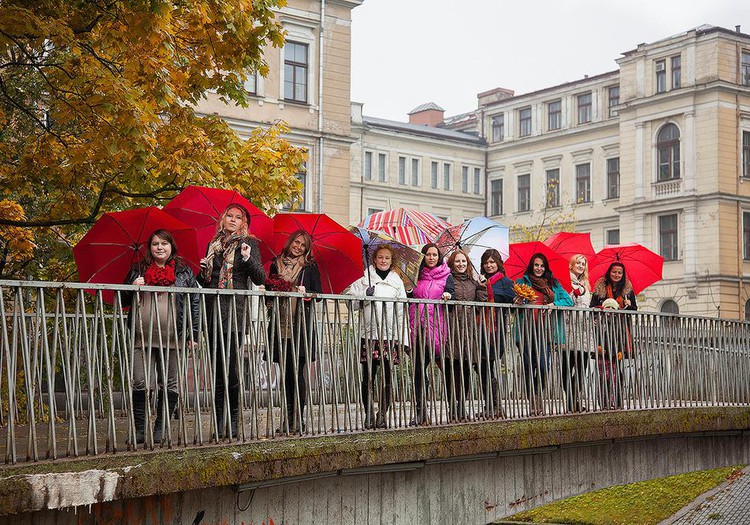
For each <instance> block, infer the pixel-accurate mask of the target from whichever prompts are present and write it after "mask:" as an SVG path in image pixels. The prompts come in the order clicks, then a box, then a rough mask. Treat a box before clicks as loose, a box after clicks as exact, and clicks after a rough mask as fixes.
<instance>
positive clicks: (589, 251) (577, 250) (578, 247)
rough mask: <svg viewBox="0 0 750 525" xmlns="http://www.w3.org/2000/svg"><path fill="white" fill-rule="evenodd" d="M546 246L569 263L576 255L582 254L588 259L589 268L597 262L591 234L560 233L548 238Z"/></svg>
mask: <svg viewBox="0 0 750 525" xmlns="http://www.w3.org/2000/svg"><path fill="white" fill-rule="evenodd" d="M544 244H546V245H547V246H549V247H550V248H552V251H554V252H555V253H556V254H558V255H560V256H562V257H563V258H564V259H567V260H568V261H570V258H571V257H573V256H574V255H578V254H581V255H583V256H584V257H586V261H587V262H588V265H589V268H591V266H593V265H594V263H595V262H596V251H594V246H593V245H592V244H591V234H590V233H574V232H559V233H556V234H554V235H551V236H550V237H548V238H547V239H546V240H545V241H544Z"/></svg>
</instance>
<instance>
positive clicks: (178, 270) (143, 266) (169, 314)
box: [122, 230, 199, 443]
mask: <svg viewBox="0 0 750 525" xmlns="http://www.w3.org/2000/svg"><path fill="white" fill-rule="evenodd" d="M147 247H148V250H147V251H146V255H145V257H144V258H143V261H141V262H139V263H137V264H135V265H133V267H132V268H131V269H130V272H129V273H128V276H127V277H126V279H125V284H133V285H136V286H144V285H145V286H176V287H179V288H197V287H198V284H197V282H196V280H195V276H194V275H193V271H192V270H191V269H190V268H189V267H188V266H187V265H186V264H185V263H184V261H183V260H182V259H181V258H180V257H178V256H177V245H176V244H175V241H174V237H172V234H171V233H169V232H168V231H167V230H156V231H155V232H153V233H152V234H151V236H150V237H149V238H148V243H147ZM186 298H187V301H186V300H185V299H186ZM122 299H123V301H122V302H123V305H124V306H130V305H132V304H133V303H134V302H135V301H139V303H138V305H137V308H131V309H130V313H129V314H128V315H129V319H128V320H129V322H130V323H132V326H133V327H134V330H135V339H134V341H133V358H132V369H133V376H132V388H133V393H132V401H133V417H134V420H135V442H136V443H143V442H144V441H145V435H146V434H145V428H146V407H147V406H148V400H147V396H146V393H147V390H148V386H149V383H150V381H149V380H148V375H149V374H148V370H149V369H151V366H152V365H151V362H152V361H155V362H156V377H157V385H158V394H157V403H156V407H157V409H156V410H157V412H156V421H155V423H154V443H160V442H161V440H162V437H163V429H162V427H163V426H164V425H163V423H164V422H167V423H168V422H169V420H170V419H171V416H172V414H173V413H174V410H175V407H176V406H177V402H178V401H179V389H178V377H177V371H178V366H177V353H178V347H177V345H179V344H181V343H182V341H187V344H191V345H197V341H198V322H199V316H198V307H199V297H198V294H182V293H180V294H175V293H170V292H158V293H154V292H142V293H139V294H137V295H136V292H133V293H129V294H123V297H122ZM186 309H187V310H188V312H189V315H190V317H189V318H187V319H186V318H185V311H186ZM175 326H176V327H177V332H176V333H175V332H174V327H175ZM183 336H184V337H183ZM165 387H166V394H167V396H166V400H167V403H166V406H165V403H164V399H165V398H164V391H165ZM165 409H166V414H165ZM165 415H166V417H165Z"/></svg>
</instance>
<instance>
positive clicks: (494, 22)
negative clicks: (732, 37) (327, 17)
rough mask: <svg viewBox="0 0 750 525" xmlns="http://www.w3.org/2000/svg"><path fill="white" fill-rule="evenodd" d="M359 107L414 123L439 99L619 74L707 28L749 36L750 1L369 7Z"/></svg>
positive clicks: (355, 79) (358, 66)
mask: <svg viewBox="0 0 750 525" xmlns="http://www.w3.org/2000/svg"><path fill="white" fill-rule="evenodd" d="M352 18H353V22H352V100H354V101H356V102H362V103H363V104H364V113H365V115H368V116H372V117H381V118H387V119H392V120H399V121H406V120H408V117H407V113H408V112H409V111H411V110H412V109H414V108H415V107H416V106H418V105H419V104H422V103H424V102H435V103H437V104H438V105H440V106H441V107H443V108H444V109H445V111H446V116H448V115H456V114H458V113H463V112H466V111H470V110H472V109H475V108H476V100H477V99H476V96H477V93H480V92H482V91H487V90H489V89H493V88H496V87H504V88H508V89H512V90H514V91H515V92H516V94H522V93H528V92H530V91H535V90H537V89H542V88H546V87H551V86H555V85H557V84H562V83H564V82H569V81H573V80H578V79H581V78H583V77H584V75H597V74H600V73H605V72H607V71H613V70H615V69H617V63H616V62H615V59H616V58H618V57H619V56H620V55H621V53H623V52H625V51H630V50H632V49H635V48H636V47H637V45H638V44H639V43H642V42H654V41H656V40H661V39H663V38H666V37H668V36H672V35H675V34H678V33H682V32H684V31H687V30H688V29H691V28H694V27H697V26H699V25H702V24H711V25H716V26H721V27H726V28H729V29H734V27H735V26H736V25H738V24H739V25H741V26H742V32H743V33H750V1H749V0H628V1H627V2H614V1H608V0H514V1H506V0H464V1H455V0H454V1H448V0H365V1H364V3H363V4H362V5H361V6H359V7H357V8H355V9H354V11H353V13H352Z"/></svg>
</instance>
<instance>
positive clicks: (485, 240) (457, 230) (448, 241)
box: [435, 217, 510, 272]
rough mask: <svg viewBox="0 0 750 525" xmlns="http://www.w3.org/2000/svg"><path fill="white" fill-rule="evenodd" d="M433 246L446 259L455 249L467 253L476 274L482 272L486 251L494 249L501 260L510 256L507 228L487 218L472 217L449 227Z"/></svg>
mask: <svg viewBox="0 0 750 525" xmlns="http://www.w3.org/2000/svg"><path fill="white" fill-rule="evenodd" d="M435 244H437V245H438V248H440V253H442V254H443V256H444V257H448V256H449V255H450V254H451V252H453V251H454V250H457V249H463V250H464V251H466V252H468V253H469V259H471V264H472V265H474V269H475V270H476V271H477V272H481V270H482V266H481V264H482V254H483V253H484V252H485V251H486V250H488V249H490V248H494V249H496V250H497V251H499V252H500V255H501V256H502V258H503V260H505V259H507V258H508V255H509V254H510V248H509V244H508V227H507V226H503V225H502V224H500V223H499V222H495V221H493V220H492V219H488V218H487V217H474V218H473V219H469V220H467V221H465V222H464V223H463V224H459V225H457V226H451V227H450V228H448V229H447V230H444V231H443V233H441V234H440V235H439V236H438V238H437V239H436V240H435Z"/></svg>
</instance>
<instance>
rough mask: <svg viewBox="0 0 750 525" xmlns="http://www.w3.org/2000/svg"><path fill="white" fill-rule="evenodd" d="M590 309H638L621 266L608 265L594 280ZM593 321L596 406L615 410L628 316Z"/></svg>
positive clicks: (627, 347) (628, 346)
mask: <svg viewBox="0 0 750 525" xmlns="http://www.w3.org/2000/svg"><path fill="white" fill-rule="evenodd" d="M590 306H591V307H593V308H603V309H604V310H610V309H611V310H637V309H638V305H637V304H636V302H635V292H634V290H633V285H632V283H631V282H630V279H628V277H627V274H626V272H625V266H624V265H623V264H622V263H621V262H617V261H616V262H613V263H612V264H610V265H609V268H607V273H605V274H604V276H603V277H600V278H599V279H597V281H596V284H594V289H593V291H592V293H591V305H590ZM596 321H597V339H598V340H599V347H600V351H599V352H598V354H597V359H596V361H597V368H598V372H599V385H600V405H601V408H602V410H607V409H613V408H614V409H619V408H622V406H623V390H624V384H623V378H624V370H623V364H622V360H623V358H629V357H630V356H631V354H632V345H633V338H632V335H631V325H630V322H631V319H630V316H628V315H622V314H617V313H614V312H602V313H599V314H598V315H597V319H596Z"/></svg>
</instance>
